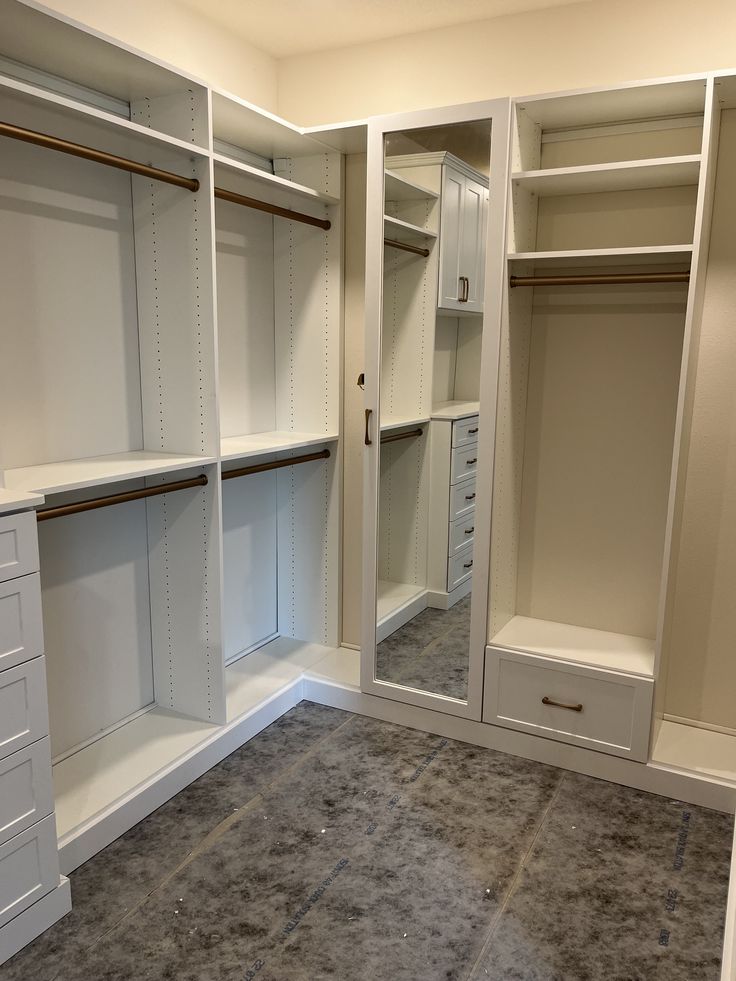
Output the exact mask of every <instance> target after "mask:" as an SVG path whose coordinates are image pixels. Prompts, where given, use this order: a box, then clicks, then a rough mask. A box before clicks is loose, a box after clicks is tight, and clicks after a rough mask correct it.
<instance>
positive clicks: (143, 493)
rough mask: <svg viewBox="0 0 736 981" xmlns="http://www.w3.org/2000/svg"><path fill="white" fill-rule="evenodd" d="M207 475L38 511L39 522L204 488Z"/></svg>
mask: <svg viewBox="0 0 736 981" xmlns="http://www.w3.org/2000/svg"><path fill="white" fill-rule="evenodd" d="M206 484H207V475H206V474H203V473H201V474H199V476H197V477H189V478H188V479H187V480H174V481H172V482H171V483H170V484H157V485H156V486H155V487H142V488H141V489H140V490H132V491H123V493H122V494H108V495H107V496H105V497H93V498H91V499H90V500H88V501H77V502H76V503H74V504H61V505H59V507H56V508H46V510H45V511H36V520H37V521H49V520H50V519H51V518H65V517H66V516H67V515H68V514H79V513H80V511H96V510H97V509H98V508H109V507H110V506H111V505H112V504H127V503H128V501H140V500H142V499H143V498H144V497H159V496H160V495H161V494H171V493H172V491H180V490H186V489H187V488H188V487H204V486H206Z"/></svg>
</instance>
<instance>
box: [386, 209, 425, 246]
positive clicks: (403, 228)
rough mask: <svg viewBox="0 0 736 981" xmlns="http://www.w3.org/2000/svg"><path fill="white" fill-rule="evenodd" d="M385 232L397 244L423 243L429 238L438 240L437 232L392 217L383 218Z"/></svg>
mask: <svg viewBox="0 0 736 981" xmlns="http://www.w3.org/2000/svg"><path fill="white" fill-rule="evenodd" d="M383 232H384V235H386V236H387V237H388V238H392V239H395V240H396V241H397V242H421V241H424V239H427V238H437V232H430V231H428V230H427V229H426V228H420V227H419V225H412V224H411V222H408V221H402V220H401V218H391V216H390V215H384V216H383Z"/></svg>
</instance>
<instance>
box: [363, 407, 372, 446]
mask: <svg viewBox="0 0 736 981" xmlns="http://www.w3.org/2000/svg"><path fill="white" fill-rule="evenodd" d="M372 415H373V409H366V410H365V445H366V446H372V445H373V440H372V439H371V433H370V426H371V416H372Z"/></svg>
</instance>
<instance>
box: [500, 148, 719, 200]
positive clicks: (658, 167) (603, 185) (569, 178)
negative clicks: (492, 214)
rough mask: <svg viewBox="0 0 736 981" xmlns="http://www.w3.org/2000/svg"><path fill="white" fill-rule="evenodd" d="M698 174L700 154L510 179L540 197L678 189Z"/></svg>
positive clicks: (529, 173)
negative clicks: (659, 188)
mask: <svg viewBox="0 0 736 981" xmlns="http://www.w3.org/2000/svg"><path fill="white" fill-rule="evenodd" d="M699 173H700V155H699V154H689V155H687V156H682V157H656V158H654V159H653V160H627V161H623V162H617V163H605V164H594V165H593V166H589V167H558V168H555V169H550V170H526V171H517V172H516V173H514V174H512V175H511V177H512V180H513V182H514V183H515V184H516V185H517V186H521V187H525V188H526V189H527V190H529V191H531V192H533V193H534V194H537V195H539V196H540V197H552V196H556V195H560V194H592V193H597V192H601V191H632V190H639V189H644V188H652V187H679V186H682V185H686V184H697V183H698V175H699Z"/></svg>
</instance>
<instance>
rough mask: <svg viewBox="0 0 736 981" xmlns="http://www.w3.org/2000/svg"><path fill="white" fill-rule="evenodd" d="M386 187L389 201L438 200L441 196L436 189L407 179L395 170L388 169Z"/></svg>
mask: <svg viewBox="0 0 736 981" xmlns="http://www.w3.org/2000/svg"><path fill="white" fill-rule="evenodd" d="M384 187H385V195H386V200H387V201H436V200H437V199H438V198H439V194H437V193H436V192H435V191H430V190H429V188H426V187H422V186H421V184H415V183H414V181H410V180H407V178H406V177H402V176H401V174H399V173H397V172H396V171H395V170H387V171H386V177H385V184H384Z"/></svg>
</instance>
